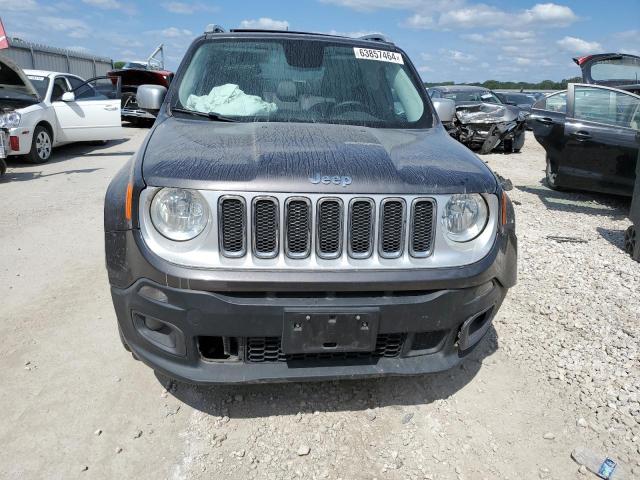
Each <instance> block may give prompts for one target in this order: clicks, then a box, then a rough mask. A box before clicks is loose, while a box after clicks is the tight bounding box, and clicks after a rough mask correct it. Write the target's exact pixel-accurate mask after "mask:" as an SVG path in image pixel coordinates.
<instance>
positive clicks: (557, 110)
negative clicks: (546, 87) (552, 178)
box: [527, 91, 567, 180]
mask: <svg viewBox="0 0 640 480" xmlns="http://www.w3.org/2000/svg"><path fill="white" fill-rule="evenodd" d="M566 113H567V92H566V91H562V92H556V93H553V94H551V95H549V96H547V97H545V98H542V99H540V100H538V101H537V102H536V103H535V104H534V105H533V108H532V109H531V114H530V115H529V116H528V117H527V126H528V127H529V128H530V129H531V130H533V135H534V136H535V137H536V140H537V141H538V143H540V145H542V146H543V147H544V149H545V150H546V152H547V155H548V156H549V159H550V160H551V162H552V163H553V165H554V167H556V171H557V172H558V175H560V174H561V173H560V172H561V170H562V163H563V162H562V160H563V153H562V152H563V149H564V123H565V119H566ZM559 180H560V179H559Z"/></svg>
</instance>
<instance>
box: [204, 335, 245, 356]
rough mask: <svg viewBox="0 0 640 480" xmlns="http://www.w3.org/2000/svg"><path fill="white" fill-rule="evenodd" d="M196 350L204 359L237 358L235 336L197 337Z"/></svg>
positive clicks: (237, 349) (236, 340)
mask: <svg viewBox="0 0 640 480" xmlns="http://www.w3.org/2000/svg"><path fill="white" fill-rule="evenodd" d="M198 350H199V351H200V355H201V356H202V358H203V359H205V360H217V361H220V360H231V361H235V360H238V359H239V355H238V352H239V348H238V339H237V338H235V337H198Z"/></svg>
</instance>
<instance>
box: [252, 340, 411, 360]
mask: <svg viewBox="0 0 640 480" xmlns="http://www.w3.org/2000/svg"><path fill="white" fill-rule="evenodd" d="M404 341H405V334H404V333H382V334H379V335H378V337H377V338H376V347H375V349H374V351H373V352H336V353H331V352H327V353H306V354H295V355H285V354H284V353H283V352H282V348H281V338H280V337H250V338H247V342H246V355H245V358H246V359H247V361H248V362H250V363H262V362H286V361H289V360H325V359H327V360H350V359H367V358H380V357H387V358H393V357H397V356H398V355H400V352H401V351H402V347H403V345H404Z"/></svg>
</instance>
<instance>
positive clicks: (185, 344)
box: [105, 28, 517, 384]
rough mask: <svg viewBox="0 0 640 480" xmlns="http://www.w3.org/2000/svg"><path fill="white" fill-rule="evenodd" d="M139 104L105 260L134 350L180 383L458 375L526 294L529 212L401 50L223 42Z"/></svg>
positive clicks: (112, 204) (361, 43)
mask: <svg viewBox="0 0 640 480" xmlns="http://www.w3.org/2000/svg"><path fill="white" fill-rule="evenodd" d="M138 101H139V104H140V105H141V107H144V108H147V109H148V110H151V111H154V113H157V114H158V116H157V120H156V122H155V125H154V126H153V128H152V129H151V130H150V132H149V134H148V135H147V137H146V139H145V141H144V143H143V145H142V146H141V148H140V150H139V151H138V153H137V154H136V155H134V156H133V158H132V159H131V160H130V161H129V162H128V163H127V165H126V166H125V167H124V168H123V169H122V170H121V171H120V172H119V173H118V175H117V176H116V177H115V178H114V179H113V181H112V182H111V185H110V186H109V189H108V192H107V195H106V200H105V247H106V260H107V268H108V273H109V281H110V284H111V293H112V297H113V303H114V306H115V310H116V314H117V318H118V326H119V330H120V335H121V338H122V341H123V343H124V345H125V348H127V349H129V350H130V351H131V352H132V353H133V355H134V356H135V357H136V358H138V359H140V360H142V361H143V362H144V363H146V364H148V365H149V366H150V367H152V368H153V369H155V370H157V371H159V372H161V373H163V374H165V375H168V376H170V377H173V378H177V379H180V380H183V381H187V382H192V383H203V384H212V383H234V382H271V381H285V380H287V381H289V380H296V379H306V380H308V379H319V380H320V379H332V378H340V377H347V378H354V377H366V376H379V375H389V374H390V375H397V374H420V373H427V372H436V371H440V370H444V369H448V368H451V367H452V366H454V365H456V364H457V363H458V362H459V361H460V360H461V359H462V358H463V357H464V356H465V355H466V354H467V353H468V352H470V351H471V350H472V348H473V347H474V346H475V345H477V344H478V342H479V341H480V340H481V339H482V338H483V336H484V335H485V333H486V332H487V331H488V329H489V328H490V326H491V322H492V320H493V317H494V315H495V314H496V312H497V310H498V308H499V307H500V305H501V303H502V301H503V299H504V297H505V295H506V293H507V290H508V289H509V288H510V287H512V286H513V285H514V284H515V282H516V243H517V242H516V235H515V219H514V212H513V207H512V205H511V202H510V201H509V199H508V197H507V195H506V194H505V192H504V191H503V189H502V186H501V185H500V183H499V182H498V181H497V179H496V177H495V176H494V174H493V173H492V172H491V171H490V170H489V169H488V168H487V167H486V166H485V165H484V164H483V162H482V161H480V160H479V159H478V158H477V157H476V156H475V155H474V154H473V153H472V152H471V151H469V150H468V149H467V148H466V147H464V146H463V145H461V144H459V143H458V142H456V141H455V140H454V139H452V138H451V137H450V136H449V135H448V134H447V132H446V131H445V130H444V128H443V127H442V124H441V123H440V121H439V119H438V116H437V114H436V113H435V109H434V107H433V105H432V103H431V101H430V100H429V98H428V96H427V95H426V91H425V89H424V87H423V85H422V83H421V80H420V77H419V75H418V73H417V72H416V69H415V68H414V66H413V65H412V64H411V62H410V60H409V58H408V57H407V55H406V54H405V53H404V52H403V51H402V50H401V49H399V48H398V47H396V46H395V45H394V44H392V43H390V42H388V41H386V40H384V39H383V38H378V37H373V38H365V39H352V38H343V37H337V36H327V35H318V34H307V33H298V32H263V31H247V30H243V31H239V30H232V31H230V32H225V31H223V30H222V29H219V28H215V29H211V31H210V32H208V33H206V34H204V35H203V36H201V37H199V38H197V39H196V40H195V41H194V42H193V44H192V45H191V47H190V48H189V50H188V51H187V53H186V55H185V57H184V60H183V61H182V64H181V65H180V68H179V69H178V72H177V74H176V77H175V79H174V80H173V82H172V84H171V86H170V88H169V89H168V91H166V90H165V89H164V88H163V87H159V86H148V87H147V86H143V87H141V88H140V90H139V92H138ZM156 111H157V112H156Z"/></svg>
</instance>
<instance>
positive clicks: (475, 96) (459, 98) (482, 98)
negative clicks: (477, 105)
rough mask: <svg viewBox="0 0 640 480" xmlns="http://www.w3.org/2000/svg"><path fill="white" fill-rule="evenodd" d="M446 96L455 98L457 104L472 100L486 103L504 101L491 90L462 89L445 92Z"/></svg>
mask: <svg viewBox="0 0 640 480" xmlns="http://www.w3.org/2000/svg"><path fill="white" fill-rule="evenodd" d="M442 96H443V97H444V98H448V99H450V100H453V101H454V102H455V103H456V104H460V103H472V102H485V103H502V102H501V101H500V99H499V98H498V97H496V96H495V94H494V93H493V92H490V91H489V90H460V91H452V92H445V93H443V95H442Z"/></svg>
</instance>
